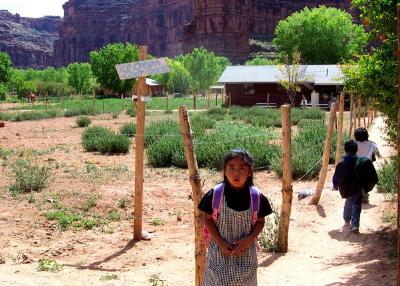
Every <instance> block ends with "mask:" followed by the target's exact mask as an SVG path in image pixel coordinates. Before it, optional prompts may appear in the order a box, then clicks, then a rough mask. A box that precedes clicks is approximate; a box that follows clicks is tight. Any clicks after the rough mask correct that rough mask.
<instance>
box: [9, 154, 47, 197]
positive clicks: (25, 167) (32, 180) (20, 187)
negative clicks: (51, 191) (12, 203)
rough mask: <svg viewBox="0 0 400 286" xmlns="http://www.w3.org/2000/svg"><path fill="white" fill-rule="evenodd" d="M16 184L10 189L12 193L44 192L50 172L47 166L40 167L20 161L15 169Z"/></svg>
mask: <svg viewBox="0 0 400 286" xmlns="http://www.w3.org/2000/svg"><path fill="white" fill-rule="evenodd" d="M13 171H14V173H15V184H14V185H12V186H11V187H10V191H12V192H17V193H21V192H32V191H36V192H39V191H42V190H43V189H45V188H46V187H47V185H48V182H49V179H50V176H51V174H50V170H49V168H47V167H45V166H38V165H36V164H34V163H32V162H31V161H28V160H18V161H17V162H16V163H15V164H14V167H13Z"/></svg>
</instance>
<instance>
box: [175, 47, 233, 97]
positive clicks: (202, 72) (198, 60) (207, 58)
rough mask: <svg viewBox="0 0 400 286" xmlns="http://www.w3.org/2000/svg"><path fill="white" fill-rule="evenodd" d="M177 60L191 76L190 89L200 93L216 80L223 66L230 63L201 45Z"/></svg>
mask: <svg viewBox="0 0 400 286" xmlns="http://www.w3.org/2000/svg"><path fill="white" fill-rule="evenodd" d="M177 60H178V61H180V62H182V63H183V65H184V67H185V68H186V69H187V70H188V71H189V73H190V75H191V77H192V78H193V82H192V89H193V90H194V91H195V92H202V93H204V92H205V91H207V90H208V88H209V87H210V85H213V84H215V83H216V82H217V81H218V79H219V77H220V76H221V74H222V72H223V70H224V69H225V67H226V66H228V65H229V64H230V63H229V60H228V59H227V58H224V57H219V56H216V55H215V54H214V53H213V52H209V51H207V50H206V49H204V48H202V47H201V48H196V49H194V50H193V51H192V52H191V53H190V54H187V55H185V56H181V57H178V58H177Z"/></svg>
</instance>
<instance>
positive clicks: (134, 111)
mask: <svg viewBox="0 0 400 286" xmlns="http://www.w3.org/2000/svg"><path fill="white" fill-rule="evenodd" d="M126 114H127V115H129V116H130V117H135V116H136V109H133V108H128V109H127V110H126Z"/></svg>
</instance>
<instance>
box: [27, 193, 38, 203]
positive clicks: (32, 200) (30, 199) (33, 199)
mask: <svg viewBox="0 0 400 286" xmlns="http://www.w3.org/2000/svg"><path fill="white" fill-rule="evenodd" d="M35 202H36V199H35V196H34V195H33V194H30V196H29V199H28V203H30V204H34V203H35Z"/></svg>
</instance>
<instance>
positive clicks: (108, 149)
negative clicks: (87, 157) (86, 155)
mask: <svg viewBox="0 0 400 286" xmlns="http://www.w3.org/2000/svg"><path fill="white" fill-rule="evenodd" d="M130 145H131V140H130V139H129V138H128V137H126V136H125V135H121V134H114V133H111V134H108V135H106V136H104V137H101V138H99V139H98V145H97V146H98V148H99V151H100V153H102V154H118V153H123V154H126V153H128V152H129V147H130Z"/></svg>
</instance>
